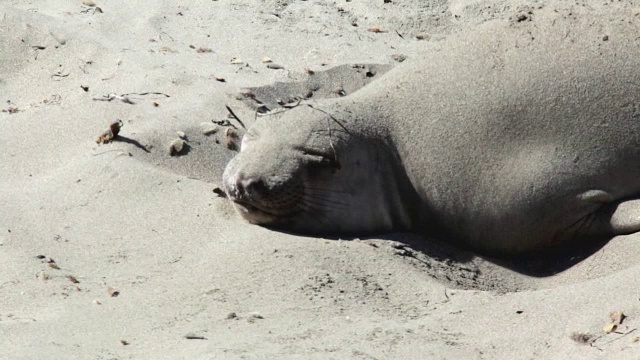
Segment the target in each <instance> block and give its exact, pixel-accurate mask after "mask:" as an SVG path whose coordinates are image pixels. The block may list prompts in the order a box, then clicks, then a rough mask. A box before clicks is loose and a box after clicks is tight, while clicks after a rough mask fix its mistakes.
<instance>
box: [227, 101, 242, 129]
mask: <svg viewBox="0 0 640 360" xmlns="http://www.w3.org/2000/svg"><path fill="white" fill-rule="evenodd" d="M225 107H226V108H227V110H228V111H229V113H230V114H231V116H233V118H234V119H236V120H237V121H238V122H239V123H240V126H242V128H243V129H245V130H247V128H246V127H245V126H244V123H242V120H240V118H239V117H238V116H237V115H236V114H235V113H234V112H233V110H231V108H230V107H229V105H225Z"/></svg>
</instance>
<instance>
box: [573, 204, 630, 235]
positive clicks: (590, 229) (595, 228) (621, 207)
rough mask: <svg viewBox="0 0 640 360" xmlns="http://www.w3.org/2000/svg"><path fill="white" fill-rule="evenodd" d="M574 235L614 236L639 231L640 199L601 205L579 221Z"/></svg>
mask: <svg viewBox="0 0 640 360" xmlns="http://www.w3.org/2000/svg"><path fill="white" fill-rule="evenodd" d="M579 223H580V224H576V225H577V226H579V227H580V229H579V230H578V231H576V235H582V234H584V235H587V236H597V237H600V236H616V235H627V234H632V233H634V232H638V231H640V199H629V200H622V201H618V202H613V203H608V204H604V205H602V207H600V208H599V209H598V210H597V211H595V212H594V213H591V214H589V215H588V216H586V217H585V218H583V219H581V221H580V222H579Z"/></svg>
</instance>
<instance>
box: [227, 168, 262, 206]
mask: <svg viewBox="0 0 640 360" xmlns="http://www.w3.org/2000/svg"><path fill="white" fill-rule="evenodd" d="M225 185H226V187H227V189H226V190H227V193H228V194H229V195H230V196H231V197H232V198H233V199H235V200H241V201H251V199H252V198H259V197H263V196H264V194H265V193H266V191H267V187H266V185H265V182H264V180H263V179H261V178H260V177H247V176H245V175H244V174H243V173H238V174H237V175H236V176H233V177H231V178H230V179H229V181H228V182H227V184H225Z"/></svg>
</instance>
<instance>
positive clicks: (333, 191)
mask: <svg viewBox="0 0 640 360" xmlns="http://www.w3.org/2000/svg"><path fill="white" fill-rule="evenodd" d="M303 183H305V181H303ZM305 189H308V190H314V191H326V192H332V193H337V194H346V193H347V192H346V191H340V190H331V189H322V188H313V187H308V186H306V185H305Z"/></svg>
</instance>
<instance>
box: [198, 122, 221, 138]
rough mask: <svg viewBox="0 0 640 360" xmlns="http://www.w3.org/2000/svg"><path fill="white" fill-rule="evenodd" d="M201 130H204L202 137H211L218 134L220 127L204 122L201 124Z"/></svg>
mask: <svg viewBox="0 0 640 360" xmlns="http://www.w3.org/2000/svg"><path fill="white" fill-rule="evenodd" d="M200 128H201V129H202V135H205V136H209V135H213V134H215V133H217V132H218V125H216V124H212V123H207V122H203V123H201V124H200Z"/></svg>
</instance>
